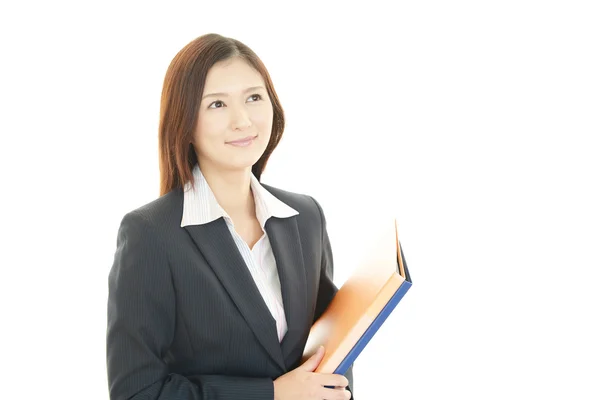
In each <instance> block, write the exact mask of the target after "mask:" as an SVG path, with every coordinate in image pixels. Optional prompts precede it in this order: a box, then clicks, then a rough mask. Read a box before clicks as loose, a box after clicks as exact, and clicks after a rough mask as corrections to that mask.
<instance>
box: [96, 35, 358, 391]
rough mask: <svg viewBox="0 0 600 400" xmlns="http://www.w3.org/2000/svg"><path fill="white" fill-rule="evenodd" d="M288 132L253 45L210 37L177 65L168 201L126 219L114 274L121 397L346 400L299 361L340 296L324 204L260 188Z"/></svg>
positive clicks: (165, 114) (114, 371) (339, 383)
mask: <svg viewBox="0 0 600 400" xmlns="http://www.w3.org/2000/svg"><path fill="white" fill-rule="evenodd" d="M283 128H284V115H283V110H282V107H281V104H280V103H279V100H278V98H277V94H276V93H275V89H274V88H273V83H272V82H271V79H270V76H269V74H268V72H267V70H266V69H265V67H264V65H263V63H262V62H261V61H260V59H259V58H258V57H257V56H256V54H255V53H254V52H253V51H252V50H251V49H249V48H248V47H247V46H245V45H244V44H243V43H241V42H239V41H237V40H234V39H230V38H225V37H223V36H220V35H217V34H208V35H204V36H201V37H199V38H197V39H195V40H194V41H192V42H191V43H189V44H188V45H187V46H185V47H184V48H183V49H182V50H181V51H180V52H179V53H178V54H177V55H176V56H175V58H174V59H173V61H172V62H171V65H170V66H169V68H168V70H167V74H166V77H165V81H164V86H163V92H162V98H161V109H160V125H159V154H160V194H161V196H160V197H159V198H158V199H156V200H154V201H153V202H151V203H149V204H146V205H144V206H142V207H140V208H138V209H136V210H134V211H131V212H129V213H127V214H126V215H125V217H124V218H123V220H122V222H121V225H120V227H119V232H118V238H117V250H116V253H115V259H114V264H113V266H112V269H111V271H110V275H109V296H108V329H107V368H108V381H109V390H110V397H111V399H161V400H162V399H165V400H166V399H169V400H174V399H181V400H183V399H196V400H198V399H202V400H207V399H265V400H266V399H276V400H292V399H302V400H307V399H319V400H320V399H349V398H351V390H352V369H350V370H349V371H348V372H347V373H346V376H342V375H335V374H317V373H314V372H313V371H314V369H315V368H316V367H317V365H318V364H319V362H320V360H321V359H322V356H323V350H322V349H320V350H319V352H317V354H315V355H313V356H312V357H311V358H310V359H309V360H307V361H305V362H304V363H301V358H302V352H303V350H304V346H305V344H306V340H307V337H308V333H309V330H310V327H311V325H312V324H313V322H314V321H316V319H317V318H319V316H320V315H321V314H322V313H323V311H324V310H325V308H326V307H327V306H328V304H329V302H330V301H331V299H332V298H333V296H334V294H335V293H336V291H337V288H336V287H335V285H334V284H333V281H332V276H333V265H332V252H331V246H330V243H329V239H328V236H327V230H326V226H325V218H324V217H323V212H322V209H321V207H320V205H319V204H318V203H317V202H316V201H315V200H314V199H313V198H312V197H310V196H307V195H301V194H296V193H291V192H287V191H284V190H281V189H277V188H274V187H271V186H268V185H265V184H262V183H260V177H261V173H262V172H263V170H264V168H265V165H266V164H267V161H268V159H269V156H270V155H271V153H272V152H273V150H274V149H275V147H276V146H277V144H278V142H279V140H280V139H281V135H282V132H283Z"/></svg>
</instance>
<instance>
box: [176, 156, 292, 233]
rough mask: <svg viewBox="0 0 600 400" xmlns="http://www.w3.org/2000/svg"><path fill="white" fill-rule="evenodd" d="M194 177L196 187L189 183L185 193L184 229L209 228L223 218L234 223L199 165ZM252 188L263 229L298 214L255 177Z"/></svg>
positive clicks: (182, 222) (251, 178)
mask: <svg viewBox="0 0 600 400" xmlns="http://www.w3.org/2000/svg"><path fill="white" fill-rule="evenodd" d="M193 175H194V187H193V188H192V185H191V184H190V183H189V182H188V183H186V185H185V187H184V189H183V215H182V218H181V226H182V227H185V226H188V225H202V224H207V223H209V222H212V221H214V220H216V219H218V218H221V217H223V218H225V219H226V220H228V221H229V222H230V223H233V221H232V220H231V218H230V217H229V215H227V212H225V210H224V209H223V208H222V207H221V206H220V205H219V203H218V202H217V199H216V197H215V195H214V193H213V191H212V190H211V188H210V186H209V185H208V182H207V181H206V179H205V178H204V175H203V174H202V171H201V170H200V167H199V165H198V164H196V165H195V166H194V170H193ZM250 187H251V189H252V194H253V196H254V203H255V205H256V216H257V218H258V221H259V222H260V225H261V227H262V228H263V229H264V228H265V224H266V222H267V220H268V219H269V218H271V217H277V218H289V217H292V216H294V215H297V214H298V211H296V210H294V209H293V208H292V207H290V206H288V205H287V204H285V203H284V202H282V201H281V200H279V199H278V198H277V197H275V196H273V194H271V193H270V192H269V191H268V190H266V189H265V188H264V187H263V186H262V184H261V183H260V182H259V181H258V179H256V177H255V176H254V174H251V177H250Z"/></svg>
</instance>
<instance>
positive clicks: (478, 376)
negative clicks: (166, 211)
mask: <svg viewBox="0 0 600 400" xmlns="http://www.w3.org/2000/svg"><path fill="white" fill-rule="evenodd" d="M348 3H349V2H338V3H333V2H323V3H320V4H319V3H309V2H305V1H302V2H293V3H292V2H272V3H266V2H260V1H255V2H240V3H239V4H236V3H232V2H220V1H214V2H176V1H169V2H166V1H164V2H160V3H159V2H139V3H134V2H125V1H118V2H117V1H115V2H107V1H97V2H73V3H72V4H68V3H66V2H56V1H52V2H41V1H40V2H18V3H16V4H18V5H11V3H9V2H6V3H3V5H2V6H1V8H0V30H1V31H0V34H1V35H0V40H1V42H2V43H1V46H2V47H1V48H2V55H1V63H0V68H1V74H0V80H1V81H0V84H1V86H0V101H1V104H0V105H1V108H0V110H1V113H2V115H1V130H0V132H1V138H2V139H1V140H2V141H1V147H0V149H1V150H0V151H1V158H0V163H1V168H0V173H1V174H2V177H1V185H2V196H1V201H2V206H1V207H0V210H1V211H0V212H1V215H0V217H1V220H0V221H1V226H2V228H1V229H2V242H1V243H2V251H1V256H0V257H1V265H2V279H1V283H0V285H1V288H0V289H1V291H0V296H1V299H0V300H1V302H0V304H1V307H2V319H3V322H2V330H1V335H2V338H1V342H0V343H1V344H2V352H3V357H2V360H3V362H2V367H0V369H2V371H3V372H2V381H3V384H2V397H3V398H7V399H8V398H10V399H17V398H19V399H20V398H27V399H29V398H31V399H33V398H61V399H107V398H108V390H107V383H106V367H105V330H106V296H107V277H108V272H109V269H110V267H111V265H112V260H113V256H114V251H115V246H116V235H117V229H118V224H119V223H120V220H121V218H122V217H123V215H124V214H125V213H126V212H128V211H130V210H132V209H134V208H137V207H139V206H141V205H143V204H145V203H147V202H149V201H151V200H153V199H155V198H156V197H157V195H158V161H157V160H158V158H157V129H158V107H159V99H160V91H161V86H162V80H163V78H164V74H165V72H166V68H167V66H168V64H169V63H170V61H171V59H172V58H173V56H174V55H175V54H176V53H177V51H179V49H180V48H181V47H183V46H184V45H185V44H187V43H188V42H189V41H191V40H192V39H194V38H196V37H197V36H200V35H202V34H205V33H209V32H216V33H220V34H223V35H225V36H231V37H234V38H237V39H239V40H241V41H242V42H244V43H246V44H247V45H249V46H250V47H251V48H253V49H254V50H255V51H256V53H257V54H258V55H259V56H260V57H261V58H262V59H263V61H264V62H265V64H266V66H267V68H268V69H269V71H270V73H271V76H272V78H273V81H274V83H275V87H276V90H277V92H278V94H279V96H280V99H281V101H282V104H283V106H284V109H285V112H286V117H287V127H286V130H285V136H284V139H283V141H282V142H281V145H280V146H279V148H278V149H277V151H276V152H275V154H274V156H273V158H272V159H271V162H270V163H269V167H268V169H267V171H266V172H265V175H264V179H263V181H264V182H265V183H269V184H272V185H275V186H279V187H282V188H285V189H288V190H292V191H298V192H301V193H308V194H311V195H313V196H314V197H315V198H317V199H318V200H319V201H320V202H321V204H322V206H323V207H324V210H325V213H326V216H327V219H328V226H329V233H330V236H331V240H332V245H333V250H334V256H335V262H336V277H335V280H336V283H337V284H338V285H341V284H343V282H344V281H345V279H346V278H347V277H348V275H349V274H350V273H351V272H352V270H353V269H354V268H355V267H356V257H355V249H356V248H357V247H358V246H360V242H361V238H365V235H367V232H366V231H365V229H364V228H365V227H366V226H367V222H368V221H369V220H370V217H371V216H372V215H373V214H372V213H375V214H378V215H380V214H382V213H392V214H394V215H396V216H397V217H398V218H399V221H400V239H401V241H402V244H403V247H404V251H405V255H406V259H407V263H408V266H409V267H410V271H411V273H412V277H413V281H414V286H413V288H412V289H411V290H410V291H409V293H408V294H407V295H406V297H405V298H404V300H402V302H401V303H400V305H399V306H398V308H397V310H396V311H395V312H394V313H393V314H392V316H390V318H389V320H388V323H386V325H385V326H384V327H383V328H382V329H381V330H380V331H379V332H378V334H377V335H376V336H375V338H374V339H373V341H372V342H371V344H370V345H369V346H368V347H367V349H365V350H364V352H363V353H362V354H361V356H360V358H359V360H357V362H356V364H355V370H354V371H355V372H354V373H355V395H356V398H357V399H359V400H366V399H442V398H452V399H506V398H511V399H541V398H556V399H598V398H600V380H599V377H600V344H599V342H600V340H599V339H598V338H600V328H599V326H600V324H599V322H600V321H599V320H600V318H599V316H600V290H599V288H598V285H599V278H600V273H599V268H600V254H599V249H600V245H599V243H600V241H599V239H600V228H599V227H600V211H599V208H600V207H599V206H598V205H599V204H600V195H599V171H600V161H599V158H600V157H599V150H600V147H599V145H598V136H599V133H600V78H599V77H600V73H599V71H600V28H599V26H600V24H599V22H598V21H600V13H599V12H598V8H597V7H596V6H595V4H594V3H596V2H593V1H589V2H583V1H572V0H571V1H537V2H535V1H524V0H521V1H502V2H499V1H498V2H490V1H453V2H450V1H437V2H434V1H419V2H406V3H399V4H393V5H392V3H393V2H390V3H388V2H383V1H369V2H363V3H358V4H357V5H352V6H351V5H349V4H348Z"/></svg>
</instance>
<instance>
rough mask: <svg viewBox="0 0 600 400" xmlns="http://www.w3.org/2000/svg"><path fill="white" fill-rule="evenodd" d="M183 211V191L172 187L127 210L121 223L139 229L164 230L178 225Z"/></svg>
mask: <svg viewBox="0 0 600 400" xmlns="http://www.w3.org/2000/svg"><path fill="white" fill-rule="evenodd" d="M182 212H183V192H182V190H181V189H174V190H172V191H171V192H169V193H167V194H164V195H162V196H160V197H158V198H157V199H155V200H153V201H151V202H148V203H146V204H144V205H142V206H140V207H138V208H136V209H133V210H130V211H128V212H127V213H126V214H125V215H124V217H123V219H122V221H121V224H122V225H124V224H126V225H133V226H135V227H138V228H139V229H140V230H145V229H149V230H155V229H157V230H159V231H165V230H169V229H170V228H175V227H179V226H180V224H181V216H182Z"/></svg>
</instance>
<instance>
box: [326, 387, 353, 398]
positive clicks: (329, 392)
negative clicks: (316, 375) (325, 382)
mask: <svg viewBox="0 0 600 400" xmlns="http://www.w3.org/2000/svg"><path fill="white" fill-rule="evenodd" d="M351 397H352V393H350V391H349V390H346V389H334V388H325V387H324V388H323V390H322V391H321V392H320V393H319V398H323V399H326V400H342V399H344V400H348V399H350V398H351Z"/></svg>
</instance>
